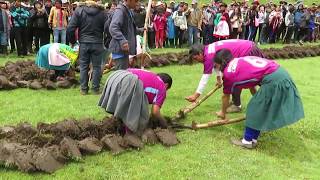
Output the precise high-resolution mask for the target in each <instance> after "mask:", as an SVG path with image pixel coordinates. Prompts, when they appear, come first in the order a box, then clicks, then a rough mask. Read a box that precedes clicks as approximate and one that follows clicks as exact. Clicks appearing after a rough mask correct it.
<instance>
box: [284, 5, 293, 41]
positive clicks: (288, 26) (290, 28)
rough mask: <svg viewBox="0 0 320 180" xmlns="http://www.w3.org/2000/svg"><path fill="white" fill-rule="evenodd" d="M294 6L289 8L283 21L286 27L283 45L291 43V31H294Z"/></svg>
mask: <svg viewBox="0 0 320 180" xmlns="http://www.w3.org/2000/svg"><path fill="white" fill-rule="evenodd" d="M293 11H294V6H292V5H291V6H289V11H288V12H287V14H286V17H285V19H284V22H285V25H286V33H285V37H284V41H283V42H284V43H286V44H289V43H290V42H291V38H292V35H293V30H294V19H293V18H294V15H293Z"/></svg>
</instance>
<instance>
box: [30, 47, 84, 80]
mask: <svg viewBox="0 0 320 180" xmlns="http://www.w3.org/2000/svg"><path fill="white" fill-rule="evenodd" d="M77 47H78V46H75V47H74V48H71V47H70V46H68V45H65V44H60V43H53V44H46V45H44V46H41V47H40V49H39V51H38V53H37V57H36V62H35V63H36V64H37V65H38V66H39V67H40V68H44V69H49V70H55V78H56V79H57V80H63V79H64V78H63V77H64V75H65V72H66V71H67V70H69V69H70V66H71V65H75V64H76V61H77V60H78V48H77Z"/></svg>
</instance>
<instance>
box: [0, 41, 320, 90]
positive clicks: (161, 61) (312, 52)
mask: <svg viewBox="0 0 320 180" xmlns="http://www.w3.org/2000/svg"><path fill="white" fill-rule="evenodd" d="M262 52H263V53H264V55H265V56H266V57H267V58H269V59H274V60H277V59H298V58H305V57H314V56H320V45H318V46H285V47H284V48H282V49H276V48H270V49H262ZM191 63H192V62H190V59H189V55H188V52H183V53H170V54H161V55H153V56H152V59H146V60H145V67H146V68H149V67H161V66H167V65H171V64H180V65H182V64H191ZM77 84H78V80H76V78H75V72H74V71H69V72H68V74H67V75H66V78H65V80H63V81H57V82H56V81H55V75H54V71H52V70H50V71H48V70H42V69H40V68H38V67H37V66H36V65H35V63H34V61H17V62H16V63H13V62H7V63H6V64H5V66H4V67H0V90H1V89H5V90H7V89H16V88H31V89H42V88H45V89H48V90H54V89H56V88H70V87H73V86H75V85H77Z"/></svg>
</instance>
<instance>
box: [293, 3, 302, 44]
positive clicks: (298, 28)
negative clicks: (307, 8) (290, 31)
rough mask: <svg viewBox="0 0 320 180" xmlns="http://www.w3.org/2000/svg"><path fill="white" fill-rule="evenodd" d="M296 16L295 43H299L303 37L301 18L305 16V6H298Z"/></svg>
mask: <svg viewBox="0 0 320 180" xmlns="http://www.w3.org/2000/svg"><path fill="white" fill-rule="evenodd" d="M293 14H294V42H296V41H299V39H300V37H301V17H302V15H303V4H300V5H299V6H298V9H297V10H296V11H295V12H294V13H293Z"/></svg>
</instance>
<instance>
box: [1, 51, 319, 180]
mask: <svg viewBox="0 0 320 180" xmlns="http://www.w3.org/2000/svg"><path fill="white" fill-rule="evenodd" d="M0 61H1V62H0V63H1V64H3V61H4V60H3V59H1V60H0ZM279 63H280V64H281V65H282V66H284V67H285V68H286V69H287V70H288V71H289V73H290V74H291V75H292V77H293V79H294V81H295V82H296V85H297V86H298V89H299V91H300V94H301V96H302V98H303V103H304V109H305V115H306V118H305V119H303V120H301V121H300V122H298V123H296V124H294V125H292V126H289V127H286V128H282V129H279V130H276V131H273V132H268V133H263V134H262V136H261V138H260V139H259V143H260V144H259V147H258V148H257V149H256V150H252V151H250V150H245V149H241V148H238V147H234V146H232V145H231V144H230V143H229V139H230V138H231V137H240V136H241V135H242V133H243V123H240V124H236V125H228V126H224V127H216V128H212V129H207V130H199V131H184V132H180V133H178V137H179V139H180V140H181V144H180V145H178V146H175V147H171V148H166V147H163V146H161V145H155V146H146V147H145V148H144V149H143V150H141V151H132V152H127V153H125V154H122V155H119V156H116V157H114V156H112V155H111V154H110V153H109V152H106V151H105V152H103V153H100V154H98V155H93V156H87V157H85V159H84V161H83V162H73V163H69V164H68V165H66V166H65V167H64V168H63V169H61V170H58V171H57V172H55V173H54V174H52V175H47V174H42V173H36V174H26V173H22V172H19V171H17V170H13V169H10V170H8V169H5V168H3V167H0V179H52V178H54V179H213V178H215V179H245V178H250V179H254V178H261V179H289V178H290V179H319V177H320V171H319V167H320V161H319V157H320V151H319V147H320V140H319V139H320V131H319V129H320V125H319V122H317V121H318V111H319V104H320V98H319V97H317V95H319V94H320V79H319V75H318V74H317V72H318V69H319V68H318V67H319V66H320V61H319V57H314V58H305V59H303V60H283V61H279ZM152 70H153V71H155V72H161V71H163V72H167V73H169V74H171V75H172V76H173V79H174V82H173V83H174V84H173V86H172V89H171V90H170V91H169V92H168V97H167V100H166V102H165V104H164V106H163V110H162V113H163V114H165V115H170V116H171V115H174V114H175V113H176V112H177V111H178V110H179V109H180V108H181V107H183V106H184V105H186V104H187V102H186V101H185V100H184V99H183V98H184V97H185V96H187V95H190V94H191V93H193V91H194V90H195V89H196V86H197V84H198V81H199V79H200V77H201V72H202V67H201V65H200V64H196V65H192V66H187V65H186V66H170V67H163V68H153V69H152ZM105 79H106V77H104V80H103V82H104V81H105ZM213 79H214V78H211V81H210V84H211V87H210V86H209V87H207V91H209V90H210V88H212V87H213V84H214V80H213ZM220 95H221V92H217V93H216V94H215V95H214V96H212V97H210V98H209V99H208V101H207V102H205V103H203V104H202V105H201V106H200V107H199V108H198V109H196V110H195V111H194V112H192V113H190V114H189V116H188V118H187V119H186V120H185V121H184V122H185V123H186V124H190V123H191V121H192V120H195V121H198V122H206V121H209V120H213V119H215V116H214V115H213V113H214V112H215V111H217V110H219V107H220ZM249 98H250V95H249V93H248V92H247V91H244V94H243V95H242V100H243V105H244V106H245V105H246V104H247V102H248V101H249ZM98 99H99V96H95V95H88V96H81V95H80V94H79V89H78V88H75V89H69V90H57V91H45V90H41V91H33V90H28V89H19V90H14V91H0V125H5V124H17V123H19V122H21V121H26V122H30V123H32V124H34V125H35V124H36V123H37V122H40V121H41V122H55V121H60V120H63V119H65V118H77V119H80V118H83V117H93V118H102V117H103V116H105V115H106V114H105V112H103V110H101V109H99V108H98V107H97V102H98ZM241 115H242V114H235V115H233V116H231V117H238V116H241ZM83 169H84V171H83Z"/></svg>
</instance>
